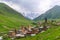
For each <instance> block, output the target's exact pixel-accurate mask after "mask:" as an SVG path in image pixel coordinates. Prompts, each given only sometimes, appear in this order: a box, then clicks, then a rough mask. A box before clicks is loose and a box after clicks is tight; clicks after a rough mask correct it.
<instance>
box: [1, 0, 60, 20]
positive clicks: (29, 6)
mask: <svg viewBox="0 0 60 40" xmlns="http://www.w3.org/2000/svg"><path fill="white" fill-rule="evenodd" d="M0 2H3V3H5V4H7V5H9V6H10V7H12V8H13V9H15V10H17V11H18V12H21V13H22V14H23V15H24V16H26V17H29V18H31V19H33V18H35V17H37V16H39V15H41V14H42V13H44V12H46V11H47V10H49V9H50V8H52V7H54V6H55V5H60V0H0Z"/></svg>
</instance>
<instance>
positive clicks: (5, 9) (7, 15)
mask: <svg viewBox="0 0 60 40" xmlns="http://www.w3.org/2000/svg"><path fill="white" fill-rule="evenodd" d="M29 24H31V20H28V19H26V18H25V17H24V16H22V15H21V14H20V13H18V12H17V11H15V10H13V9H12V8H10V7H9V6H7V5H6V4H3V3H0V32H2V31H7V29H10V28H18V27H20V26H21V25H29Z"/></svg>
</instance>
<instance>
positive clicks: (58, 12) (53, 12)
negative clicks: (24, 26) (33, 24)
mask: <svg viewBox="0 0 60 40" xmlns="http://www.w3.org/2000/svg"><path fill="white" fill-rule="evenodd" d="M45 17H47V18H48V19H60V6H58V5H56V6H54V7H53V8H52V9H50V10H48V11H47V12H46V13H44V14H42V15H40V16H39V17H37V18H36V19H34V20H43V19H44V18H45Z"/></svg>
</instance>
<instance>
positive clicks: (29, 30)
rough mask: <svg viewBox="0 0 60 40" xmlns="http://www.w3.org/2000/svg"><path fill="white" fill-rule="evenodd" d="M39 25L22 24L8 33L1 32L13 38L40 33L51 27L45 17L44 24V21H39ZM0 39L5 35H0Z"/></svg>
mask: <svg viewBox="0 0 60 40" xmlns="http://www.w3.org/2000/svg"><path fill="white" fill-rule="evenodd" d="M51 22H52V23H53V22H54V21H53V20H52V21H51ZM37 24H38V27H37V26H31V25H29V26H27V27H25V26H24V25H22V26H21V28H20V29H12V30H10V31H9V32H8V33H7V34H4V33H1V34H3V35H5V36H7V37H9V38H11V39H12V40H14V39H16V38H24V37H26V36H35V35H37V34H38V33H42V32H45V31H46V30H47V29H48V28H50V27H51V26H50V25H47V24H48V22H47V19H45V22H44V25H42V23H40V22H38V23H37ZM56 25H60V23H57V24H56ZM0 40H3V36H0Z"/></svg>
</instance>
